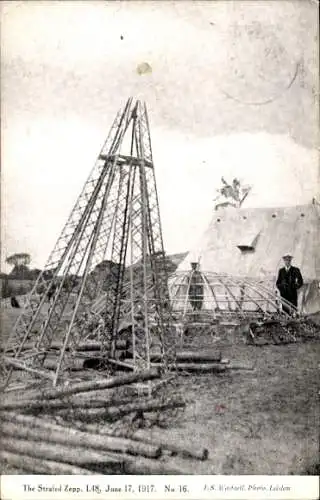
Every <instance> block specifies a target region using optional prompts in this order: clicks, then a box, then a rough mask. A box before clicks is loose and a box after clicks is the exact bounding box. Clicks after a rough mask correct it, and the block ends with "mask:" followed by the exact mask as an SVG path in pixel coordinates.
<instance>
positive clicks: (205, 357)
mask: <svg viewBox="0 0 320 500" xmlns="http://www.w3.org/2000/svg"><path fill="white" fill-rule="evenodd" d="M175 357H176V360H177V361H178V362H179V361H200V362H210V361H211V362H213V361H218V362H219V361H221V352H215V353H210V352H207V351H206V352H197V351H177V352H176V356H175ZM150 359H151V361H160V360H161V354H159V353H150Z"/></svg>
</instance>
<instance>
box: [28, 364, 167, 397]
mask: <svg viewBox="0 0 320 500" xmlns="http://www.w3.org/2000/svg"><path fill="white" fill-rule="evenodd" d="M159 377H160V370H159V369H156V368H154V369H151V370H146V371H141V372H136V373H128V374H123V375H118V376H116V377H110V378H108V379H102V380H101V379H99V380H88V381H85V382H78V383H75V384H73V385H70V386H67V387H58V388H57V389H45V390H43V391H41V392H39V391H37V393H35V394H34V396H35V397H38V398H39V399H42V398H43V399H56V398H62V397H65V396H71V395H72V394H78V393H81V392H88V391H96V390H101V389H112V388H114V387H120V386H122V385H126V384H134V383H135V382H142V381H146V380H153V379H156V378H159ZM29 397H31V394H29Z"/></svg>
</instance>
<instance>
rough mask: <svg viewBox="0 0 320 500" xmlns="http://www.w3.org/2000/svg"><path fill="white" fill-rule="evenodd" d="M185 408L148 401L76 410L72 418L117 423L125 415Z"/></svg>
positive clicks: (176, 402)
mask: <svg viewBox="0 0 320 500" xmlns="http://www.w3.org/2000/svg"><path fill="white" fill-rule="evenodd" d="M184 406H185V403H184V402H182V401H168V402H164V403H162V402H161V401H157V400H154V401H146V402H137V403H129V404H127V405H123V406H118V407H110V408H96V409H94V408H93V409H89V410H85V411H81V410H80V409H79V410H74V411H73V412H72V418H75V419H79V420H84V421H86V422H90V421H96V420H108V421H111V422H112V421H115V420H118V419H119V418H121V417H124V416H125V415H129V414H130V413H135V412H139V413H140V414H141V413H144V412H146V413H147V412H153V411H164V410H168V409H172V408H182V407H184ZM69 413H70V411H69V410H62V411H61V412H59V414H60V415H68V414H69Z"/></svg>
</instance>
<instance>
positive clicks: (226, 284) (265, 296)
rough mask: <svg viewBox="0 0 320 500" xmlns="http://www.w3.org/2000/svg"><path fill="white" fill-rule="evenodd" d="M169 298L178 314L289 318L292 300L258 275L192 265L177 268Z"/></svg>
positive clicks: (171, 280)
mask: <svg viewBox="0 0 320 500" xmlns="http://www.w3.org/2000/svg"><path fill="white" fill-rule="evenodd" d="M169 290H170V299H171V304H172V309H173V311H174V312H175V314H178V315H180V316H182V317H183V318H187V317H188V316H189V315H190V314H191V315H192V314H193V313H197V314H198V315H200V316H201V314H204V316H207V315H208V313H209V314H210V315H211V316H212V317H213V318H216V317H220V316H226V315H236V316H238V317H239V318H241V317H243V318H245V317H247V316H256V315H258V316H261V315H262V316H274V315H278V316H279V317H282V318H290V317H291V315H292V314H294V313H295V312H296V309H295V307H294V306H292V304H290V303H289V302H287V301H286V300H285V299H283V298H281V297H280V296H279V295H277V294H276V292H275V291H274V290H273V289H272V288H270V287H267V286H265V285H263V284H262V283H261V282H259V281H258V280H255V279H249V278H239V277H234V276H230V275H227V274H218V273H210V272H205V271H199V270H198V269H191V270H190V271H177V272H176V273H175V274H174V275H173V276H171V277H170V280H169Z"/></svg>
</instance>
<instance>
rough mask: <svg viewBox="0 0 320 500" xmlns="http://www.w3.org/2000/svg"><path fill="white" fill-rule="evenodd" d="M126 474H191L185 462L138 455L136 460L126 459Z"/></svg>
mask: <svg viewBox="0 0 320 500" xmlns="http://www.w3.org/2000/svg"><path fill="white" fill-rule="evenodd" d="M124 471H125V474H130V475H131V474H132V475H134V474H138V475H162V474H166V475H169V474H170V475H185V474H191V471H190V470H187V468H186V465H185V464H181V465H180V464H178V465H177V464H171V463H170V462H169V460H166V461H165V462H162V461H160V460H147V459H146V458H141V457H137V458H136V459H135V460H130V461H126V463H125V465H124Z"/></svg>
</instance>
